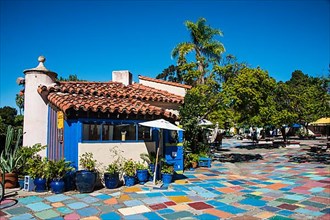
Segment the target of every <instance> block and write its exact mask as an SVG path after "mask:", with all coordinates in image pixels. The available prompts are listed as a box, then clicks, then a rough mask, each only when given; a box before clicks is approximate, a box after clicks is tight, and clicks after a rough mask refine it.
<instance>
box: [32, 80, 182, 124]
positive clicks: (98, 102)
mask: <svg viewBox="0 0 330 220" xmlns="http://www.w3.org/2000/svg"><path fill="white" fill-rule="evenodd" d="M38 92H39V93H40V94H42V93H43V92H46V94H47V98H48V100H49V101H50V103H52V104H53V105H55V106H56V107H58V108H59V109H61V110H62V111H64V112H66V111H67V110H68V109H74V110H76V111H79V110H83V111H93V112H97V111H101V112H110V113H114V112H116V113H117V112H118V113H127V114H130V113H134V114H142V115H145V114H150V115H160V116H164V117H167V118H176V117H177V116H176V115H174V114H172V113H171V112H169V111H166V110H165V109H163V108H160V107H157V106H154V105H152V104H150V103H147V101H158V102H170V103H177V104H182V103H183V97H181V96H178V95H174V94H172V93H169V92H166V91H162V90H158V89H154V88H151V87H148V86H144V85H141V84H133V85H128V86H125V85H124V84H122V83H117V82H59V83H58V84H56V85H55V84H54V85H51V86H48V87H47V86H43V85H40V86H39V88H38Z"/></svg>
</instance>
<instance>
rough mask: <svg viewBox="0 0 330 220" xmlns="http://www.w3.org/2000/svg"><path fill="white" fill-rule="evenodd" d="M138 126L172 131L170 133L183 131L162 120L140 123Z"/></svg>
mask: <svg viewBox="0 0 330 220" xmlns="http://www.w3.org/2000/svg"><path fill="white" fill-rule="evenodd" d="M139 125H142V126H146V127H152V128H161V129H166V130H172V131H184V130H183V129H182V128H179V127H178V126H176V125H174V124H172V123H170V122H168V121H166V120H164V119H157V120H153V121H147V122H141V123H139Z"/></svg>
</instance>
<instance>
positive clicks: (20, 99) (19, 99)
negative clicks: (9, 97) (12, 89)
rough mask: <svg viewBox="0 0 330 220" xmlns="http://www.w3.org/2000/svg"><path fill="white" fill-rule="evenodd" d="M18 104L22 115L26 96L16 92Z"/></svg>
mask: <svg viewBox="0 0 330 220" xmlns="http://www.w3.org/2000/svg"><path fill="white" fill-rule="evenodd" d="M16 105H17V107H18V109H19V114H20V115H22V110H23V109H24V96H21V95H19V94H16Z"/></svg>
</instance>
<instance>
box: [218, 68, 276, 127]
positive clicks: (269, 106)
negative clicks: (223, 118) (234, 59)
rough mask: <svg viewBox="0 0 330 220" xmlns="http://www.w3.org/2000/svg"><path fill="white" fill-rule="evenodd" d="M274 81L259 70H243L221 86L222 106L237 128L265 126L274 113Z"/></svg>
mask: <svg viewBox="0 0 330 220" xmlns="http://www.w3.org/2000/svg"><path fill="white" fill-rule="evenodd" d="M275 88H276V81H275V80H274V79H273V78H271V77H270V76H269V75H268V73H267V72H266V71H264V70H261V69H260V68H254V69H251V68H247V67H246V68H243V69H242V70H241V71H240V74H238V75H237V76H236V77H231V78H229V79H228V81H227V82H225V83H224V84H223V96H224V99H223V101H224V104H225V105H226V106H227V108H228V109H231V110H232V111H234V113H233V114H232V115H233V117H234V118H232V119H229V120H231V121H234V122H236V123H237V125H238V126H240V127H243V126H249V127H250V126H258V127H264V126H266V125H267V124H268V123H269V122H270V119H271V115H272V114H273V113H274V111H275V103H274V90H275Z"/></svg>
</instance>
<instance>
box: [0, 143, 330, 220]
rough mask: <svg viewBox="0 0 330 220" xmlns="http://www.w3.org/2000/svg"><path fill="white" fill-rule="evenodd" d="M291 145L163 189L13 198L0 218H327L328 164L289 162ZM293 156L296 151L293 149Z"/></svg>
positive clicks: (201, 171) (214, 165)
mask: <svg viewBox="0 0 330 220" xmlns="http://www.w3.org/2000/svg"><path fill="white" fill-rule="evenodd" d="M294 151H297V150H296V149H294V150H292V151H290V150H287V149H282V150H278V149H277V150H270V151H268V152H267V153H264V154H263V157H264V160H260V161H253V162H249V163H244V164H240V165H238V169H236V171H234V170H233V169H232V167H233V166H234V165H233V164H228V163H217V162H213V163H212V167H211V168H198V169H196V170H194V171H186V172H185V173H184V175H185V176H186V177H187V179H183V180H178V181H176V182H175V183H172V184H171V185H170V186H169V187H168V188H167V189H152V188H148V187H145V186H140V185H135V186H133V187H129V188H126V187H121V188H119V189H116V190H105V189H104V190H100V191H96V192H94V193H91V194H79V193H74V192H68V193H65V194H59V195H54V194H48V195H33V196H28V197H24V198H18V197H17V204H14V205H12V206H9V207H8V206H7V205H6V204H9V203H10V202H12V200H11V199H13V198H10V199H7V200H5V201H3V202H2V203H1V205H0V208H1V209H0V219H1V220H7V219H8V220H9V219H10V220H15V219H54V220H55V219H56V220H57V219H65V220H69V219H70V220H73V219H207V220H209V219H210V220H212V219H236V220H237V219H320V220H321V219H324V220H325V219H326V220H329V219H330V166H329V165H323V164H317V163H304V164H297V163H291V162H288V158H287V157H286V156H284V154H292V153H294ZM297 153H298V154H299V153H300V152H297Z"/></svg>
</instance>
